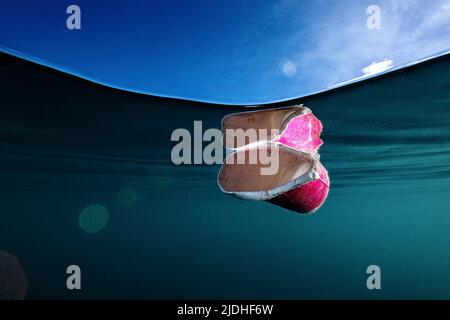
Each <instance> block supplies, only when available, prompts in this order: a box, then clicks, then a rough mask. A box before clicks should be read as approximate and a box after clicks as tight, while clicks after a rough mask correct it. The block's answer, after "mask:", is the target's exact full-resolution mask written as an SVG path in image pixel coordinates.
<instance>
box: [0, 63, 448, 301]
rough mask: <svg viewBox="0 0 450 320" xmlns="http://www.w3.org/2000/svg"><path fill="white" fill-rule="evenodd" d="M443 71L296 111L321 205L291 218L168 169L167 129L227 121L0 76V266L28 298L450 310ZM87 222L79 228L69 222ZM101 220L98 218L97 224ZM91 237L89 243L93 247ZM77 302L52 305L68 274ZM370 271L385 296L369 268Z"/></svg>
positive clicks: (167, 103) (419, 72)
mask: <svg viewBox="0 0 450 320" xmlns="http://www.w3.org/2000/svg"><path fill="white" fill-rule="evenodd" d="M449 67H450V57H449V56H446V57H443V58H440V59H437V60H435V61H432V62H431V63H425V64H421V65H419V66H417V67H414V68H410V69H407V70H404V71H401V72H396V73H393V74H390V75H387V76H383V77H381V78H377V79H373V80H370V81H366V82H363V83H360V84H356V85H353V86H350V87H345V88H341V89H338V90H334V91H330V92H327V93H324V94H321V95H316V96H311V97H306V98H303V99H300V100H298V101H292V102H286V103H284V104H283V103H280V104H275V105H268V106H264V107H274V106H282V105H289V104H291V103H294V102H295V103H298V102H302V103H304V104H305V105H306V106H308V107H309V108H310V109H312V111H313V112H314V114H315V115H316V116H317V117H318V118H319V119H320V120H321V121H322V123H323V127H324V131H323V135H322V139H323V140H324V142H325V143H324V145H323V146H322V148H321V159H322V162H323V163H324V165H325V166H326V167H327V169H328V170H329V174H330V179H331V188H330V193H329V196H328V199H327V201H326V202H325V204H324V205H323V207H322V208H321V209H320V210H319V211H318V212H316V213H315V214H313V215H298V214H295V213H292V212H290V211H287V210H285V209H282V208H279V207H276V206H274V205H271V204H269V203H265V202H252V201H243V200H239V199H236V198H233V197H230V196H228V195H226V194H224V193H222V192H221V191H220V189H219V188H218V186H217V184H216V177H217V172H218V169H219V166H218V165H213V166H208V165H191V166H188V165H181V166H175V165H173V164H172V163H171V161H170V151H171V149H172V147H173V146H174V145H175V143H174V142H171V141H170V135H171V132H172V131H173V130H174V129H176V128H187V129H189V130H191V131H192V130H193V121H194V120H202V121H203V127H204V128H219V127H220V120H221V118H222V117H223V116H224V115H225V114H227V113H231V112H237V111H242V110H243V108H240V107H237V106H226V105H214V104H205V103H196V102H189V101H183V100H174V99H164V98H154V97H149V96H143V95H137V94H130V93H127V92H121V91H116V90H112V89H108V88H104V87H101V86H97V85H95V84H92V83H89V82H85V81H82V80H79V79H76V78H73V77H69V76H67V75H64V74H61V73H58V72H55V71H52V70H49V69H45V68H42V67H38V66H35V65H32V64H30V63H27V62H22V61H19V60H13V61H9V63H5V64H2V65H0V99H1V101H2V103H1V109H2V117H1V118H0V136H1V143H0V154H1V156H0V204H1V210H0V250H3V251H6V252H9V253H11V254H14V255H15V256H16V257H17V258H18V259H19V261H20V262H21V264H22V266H23V269H24V271H25V273H26V276H27V279H28V293H27V297H28V298H34V299H44V298H238V299H239V298H258V299H259V298H287V299H309V298H320V299H323V298H338V299H350V298H352V299H380V298H401V299H404V298H437V299H448V298H450V285H449V283H450V251H449V247H450V232H449V230H450V211H449V204H450V199H449V194H450V74H449V72H448V70H450V68H449ZM91 206H94V208H97V209H98V208H101V209H100V211H95V210H94V211H95V212H94V214H93V215H92V216H91V218H89V219H91V220H89V219H86V217H85V216H84V215H82V218H80V214H82V212H84V210H85V209H86V208H91V209H92V207H91ZM105 208H106V211H107V213H105ZM97 228H98V230H97ZM70 264H77V265H79V266H80V267H81V269H82V288H83V289H82V290H81V291H76V290H75V291H69V290H67V289H66V273H65V271H66V267H67V266H68V265H70ZM371 264H376V265H379V266H380V267H381V272H382V278H381V279H382V280H381V285H382V289H381V290H372V291H371V290H368V289H367V287H366V279H367V276H368V275H367V274H366V268H367V266H369V265H371Z"/></svg>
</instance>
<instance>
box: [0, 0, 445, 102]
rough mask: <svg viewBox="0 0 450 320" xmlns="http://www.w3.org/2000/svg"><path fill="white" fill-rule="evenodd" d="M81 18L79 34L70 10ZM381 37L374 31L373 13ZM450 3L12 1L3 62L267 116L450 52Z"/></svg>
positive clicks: (2, 28) (0, 29)
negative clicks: (272, 109) (281, 104)
mask: <svg viewBox="0 0 450 320" xmlns="http://www.w3.org/2000/svg"><path fill="white" fill-rule="evenodd" d="M71 4H76V5H78V6H79V7H80V8H81V30H68V29H67V27H66V19H67V17H68V14H67V13H66V8H67V7H68V6H69V5H71ZM370 5H377V6H378V7H379V8H380V17H381V23H380V27H381V28H380V29H372V30H371V29H368V27H367V18H368V17H369V16H370V14H368V13H367V12H366V10H367V8H368V6H370ZM449 35H450V0H435V1H425V0H421V1H414V0H395V1H394V0H392V1H391V0H381V1H360V0H353V1H345V0H344V1H320V0H315V1H310V0H308V1H294V0H285V1H280V0H278V1H255V0H253V1H250V0H249V1H243V0H241V1H232V0H228V1H222V0H216V1H177V0H165V1H130V0H127V1H125V0H118V1H114V0H111V1H103V0H96V1H92V0H91V1H89V0H78V1H70V2H69V1H56V0H47V1H4V2H3V3H2V10H1V11H0V50H2V51H6V52H9V53H13V54H16V55H19V56H22V57H26V58H27V59H30V60H33V61H37V62H40V63H44V64H47V65H50V66H53V67H56V68H58V69H60V70H63V71H66V72H70V73H73V74H76V75H79V76H82V77H85V78H87V79H90V80H93V81H96V82H100V83H103V84H106V85H110V86H113V87H117V88H122V89H126V90H130V91H137V92H143V93H148V94H155V95H161V96H169V97H180V98H187V99H192V100H200V101H210V102H222V103H230V104H257V103H264V102H271V101H279V100H285V99H288V98H293V97H299V96H303V95H307V94H310V93H314V92H318V91H323V90H327V89H329V88H332V87H334V86H339V85H342V84H345V83H348V82H351V81H352V80H354V79H356V80H358V79H364V78H366V77H370V76H372V75H374V74H377V73H379V72H384V71H386V70H388V71H389V70H394V69H396V68H399V67H402V66H405V65H407V64H410V63H412V62H416V61H419V60H422V59H424V58H427V57H430V56H434V55H437V54H442V53H444V52H446V51H448V50H450V36H449Z"/></svg>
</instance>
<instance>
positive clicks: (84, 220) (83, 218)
mask: <svg viewBox="0 0 450 320" xmlns="http://www.w3.org/2000/svg"><path fill="white" fill-rule="evenodd" d="M108 220H109V212H108V209H106V207H105V206H102V205H101V204H94V205H91V206H88V207H86V208H85V209H84V210H83V211H82V212H81V213H80V216H79V218H78V225H79V226H80V228H81V229H83V230H84V231H86V232H87V233H96V232H99V231H100V230H102V229H103V228H104V227H105V226H106V224H107V223H108Z"/></svg>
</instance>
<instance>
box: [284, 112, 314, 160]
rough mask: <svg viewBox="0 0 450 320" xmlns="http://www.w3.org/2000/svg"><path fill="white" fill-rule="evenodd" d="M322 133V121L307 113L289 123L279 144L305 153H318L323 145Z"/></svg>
mask: <svg viewBox="0 0 450 320" xmlns="http://www.w3.org/2000/svg"><path fill="white" fill-rule="evenodd" d="M321 133H322V123H321V122H320V120H319V119H317V118H316V117H315V116H314V115H313V114H312V113H307V114H303V115H300V116H297V117H295V118H293V119H292V120H291V121H289V123H288V124H287V126H286V129H285V130H284V131H283V132H282V134H281V136H280V137H279V138H278V139H277V142H280V143H281V144H284V145H285V146H288V147H291V148H294V149H297V150H300V151H303V152H317V150H318V149H319V148H320V146H321V145H322V143H323V141H322V139H320V134H321Z"/></svg>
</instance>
